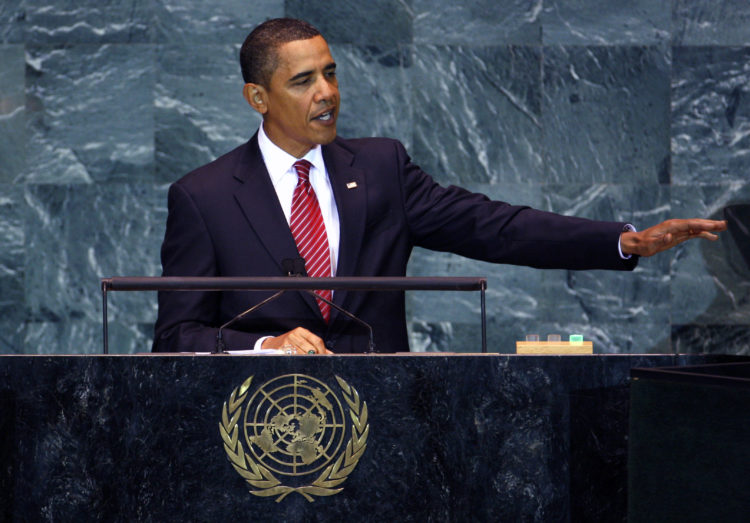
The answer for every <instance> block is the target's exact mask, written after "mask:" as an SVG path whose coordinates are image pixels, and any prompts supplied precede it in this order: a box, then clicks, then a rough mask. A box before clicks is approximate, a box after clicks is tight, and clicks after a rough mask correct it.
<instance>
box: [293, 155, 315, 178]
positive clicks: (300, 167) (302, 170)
mask: <svg viewBox="0 0 750 523" xmlns="http://www.w3.org/2000/svg"><path fill="white" fill-rule="evenodd" d="M311 167H312V164H311V163H310V162H308V161H307V160H297V161H296V162H294V170H295V171H297V177H298V179H299V181H300V182H302V183H309V182H310V168H311Z"/></svg>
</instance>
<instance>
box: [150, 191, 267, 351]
mask: <svg viewBox="0 0 750 523" xmlns="http://www.w3.org/2000/svg"><path fill="white" fill-rule="evenodd" d="M167 208H168V216H167V228H166V233H165V235H164V243H163V244H162V248H161V262H162V276H217V273H218V271H217V267H216V259H215V250H214V246H213V243H212V241H211V237H210V235H209V233H208V230H207V229H206V225H205V222H204V220H203V217H202V216H201V213H200V211H199V209H198V207H197V206H196V204H195V202H194V201H193V199H192V197H191V196H190V194H189V193H188V192H187V191H186V190H185V189H184V188H183V187H182V186H181V185H180V184H179V183H176V184H173V185H172V186H171V187H170V188H169V195H168V200H167ZM219 307H220V293H218V292H201V291H172V292H165V291H162V292H159V315H158V318H157V321H156V326H155V329H154V331H155V332H154V345H153V348H152V350H153V351H154V352H207V351H211V350H213V348H214V347H215V344H216V335H217V332H218V327H219V325H221V323H220V319H219ZM222 334H223V338H224V340H225V342H226V345H227V347H229V348H242V349H249V348H252V346H253V344H254V343H255V340H256V339H257V338H258V337H259V336H253V335H250V334H247V333H244V332H239V331H234V330H231V329H227V330H224V331H223V332H222Z"/></svg>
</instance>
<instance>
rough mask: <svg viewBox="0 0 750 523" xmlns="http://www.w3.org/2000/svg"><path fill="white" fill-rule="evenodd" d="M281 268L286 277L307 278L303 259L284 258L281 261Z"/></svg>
mask: <svg viewBox="0 0 750 523" xmlns="http://www.w3.org/2000/svg"><path fill="white" fill-rule="evenodd" d="M281 266H282V267H283V268H284V272H285V273H286V275H287V276H307V271H305V259H304V258H284V259H283V260H281Z"/></svg>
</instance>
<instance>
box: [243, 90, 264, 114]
mask: <svg viewBox="0 0 750 523" xmlns="http://www.w3.org/2000/svg"><path fill="white" fill-rule="evenodd" d="M242 96H244V97H245V100H247V103H249V104H250V107H252V108H253V109H255V110H256V111H258V112H259V113H260V114H266V111H268V106H267V105H266V100H267V99H268V97H267V96H266V90H265V88H264V87H263V86H262V85H258V84H245V87H243V88H242Z"/></svg>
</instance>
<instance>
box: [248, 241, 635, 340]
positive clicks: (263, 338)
mask: <svg viewBox="0 0 750 523" xmlns="http://www.w3.org/2000/svg"><path fill="white" fill-rule="evenodd" d="M621 254H622V253H621ZM268 338H273V336H263V337H262V338H258V339H257V340H256V341H255V345H253V350H260V349H262V348H263V342H264V341H266V340H267V339H268Z"/></svg>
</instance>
